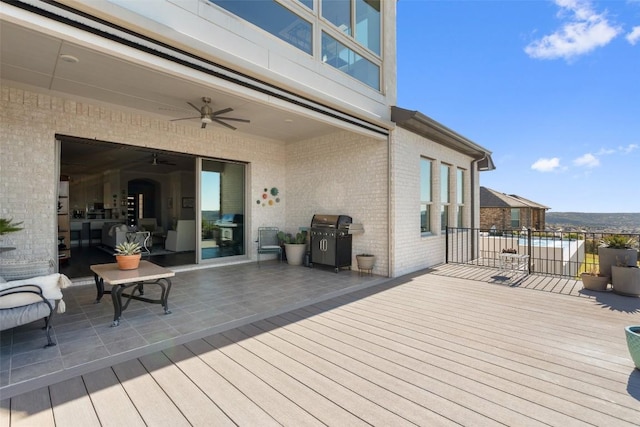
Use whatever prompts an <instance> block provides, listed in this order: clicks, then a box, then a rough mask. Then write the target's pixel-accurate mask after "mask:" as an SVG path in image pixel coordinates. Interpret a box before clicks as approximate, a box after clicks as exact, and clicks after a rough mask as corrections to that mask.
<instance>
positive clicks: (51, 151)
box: [0, 85, 287, 260]
mask: <svg viewBox="0 0 640 427" xmlns="http://www.w3.org/2000/svg"><path fill="white" fill-rule="evenodd" d="M0 125H1V126H0V216H2V217H3V218H14V219H15V220H16V221H23V222H24V227H25V230H23V231H20V232H18V233H12V234H9V235H6V236H3V237H2V245H5V246H15V247H16V248H17V249H16V250H15V251H11V252H6V253H4V254H3V259H4V260H11V259H24V258H29V259H55V258H56V257H55V254H56V245H57V239H56V236H57V234H56V227H57V215H56V198H55V197H56V191H57V183H58V175H57V168H56V158H57V153H56V143H55V135H56V134H62V135H70V136H77V137H84V138H90V139H94V138H95V139H97V140H103V141H111V142H119V143H127V144H131V145H138V146H144V147H147V148H156V149H163V150H169V151H176V150H180V151H182V152H186V153H190V154H195V155H201V156H206V157H214V158H223V159H231V160H236V161H242V162H247V163H249V164H250V166H249V176H250V183H251V184H250V193H249V194H248V195H247V211H248V212H247V217H248V219H249V224H248V226H249V227H250V236H249V237H248V241H249V242H253V241H255V240H256V238H257V234H256V230H257V227H258V226H260V225H267V224H268V225H275V226H278V227H281V228H284V225H285V207H286V204H287V198H286V197H285V198H283V200H282V202H281V203H279V204H277V205H276V206H273V207H269V208H266V207H265V208H262V207H256V206H255V205H254V203H255V200H256V198H258V197H259V196H260V195H261V194H262V190H263V188H264V187H269V188H271V187H277V188H281V189H282V188H285V172H284V167H285V145H284V143H282V142H278V141H272V140H258V139H250V138H247V137H246V135H241V134H238V133H231V132H225V131H224V130H220V131H218V130H215V131H214V130H212V131H207V132H201V130H200V129H197V128H190V127H186V126H182V125H179V124H174V123H171V122H167V121H163V120H157V119H155V118H150V117H146V116H143V115H139V114H135V113H131V112H128V111H122V110H119V109H117V108H115V107H114V108H109V107H105V106H98V105H92V104H88V103H81V102H76V101H73V100H70V99H66V98H58V97H55V96H51V95H47V94H43V93H36V92H31V91H26V90H23V89H18V88H15V87H10V86H7V85H3V86H2V88H1V90H0ZM174 203H175V202H174ZM248 249H249V250H250V251H251V256H252V257H255V247H254V245H249V246H248Z"/></svg>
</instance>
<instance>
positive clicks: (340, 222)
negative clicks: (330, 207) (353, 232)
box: [311, 214, 351, 228]
mask: <svg viewBox="0 0 640 427" xmlns="http://www.w3.org/2000/svg"><path fill="white" fill-rule="evenodd" d="M348 224H351V217H350V216H347V215H325V214H315V215H314V216H313V219H312V220H311V227H323V228H343V227H346V226H347V225H348Z"/></svg>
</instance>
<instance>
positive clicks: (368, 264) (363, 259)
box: [356, 254, 376, 271]
mask: <svg viewBox="0 0 640 427" xmlns="http://www.w3.org/2000/svg"><path fill="white" fill-rule="evenodd" d="M356 261H357V262H358V270H365V271H371V270H373V266H374V265H375V263H376V257H375V255H372V254H358V255H356Z"/></svg>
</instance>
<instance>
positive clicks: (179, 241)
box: [164, 219, 196, 252]
mask: <svg viewBox="0 0 640 427" xmlns="http://www.w3.org/2000/svg"><path fill="white" fill-rule="evenodd" d="M164 248H165V249H167V250H169V251H173V252H184V251H195V250H196V221H195V220H194V219H180V220H178V222H177V223H176V229H175V230H169V231H167V240H166V241H165V243H164Z"/></svg>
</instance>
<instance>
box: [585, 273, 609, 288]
mask: <svg viewBox="0 0 640 427" xmlns="http://www.w3.org/2000/svg"><path fill="white" fill-rule="evenodd" d="M580 277H581V278H582V285H583V286H584V288H585V289H588V290H590V291H606V290H607V286H608V283H609V277H608V276H592V275H591V274H588V273H582V275H581V276H580Z"/></svg>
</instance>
